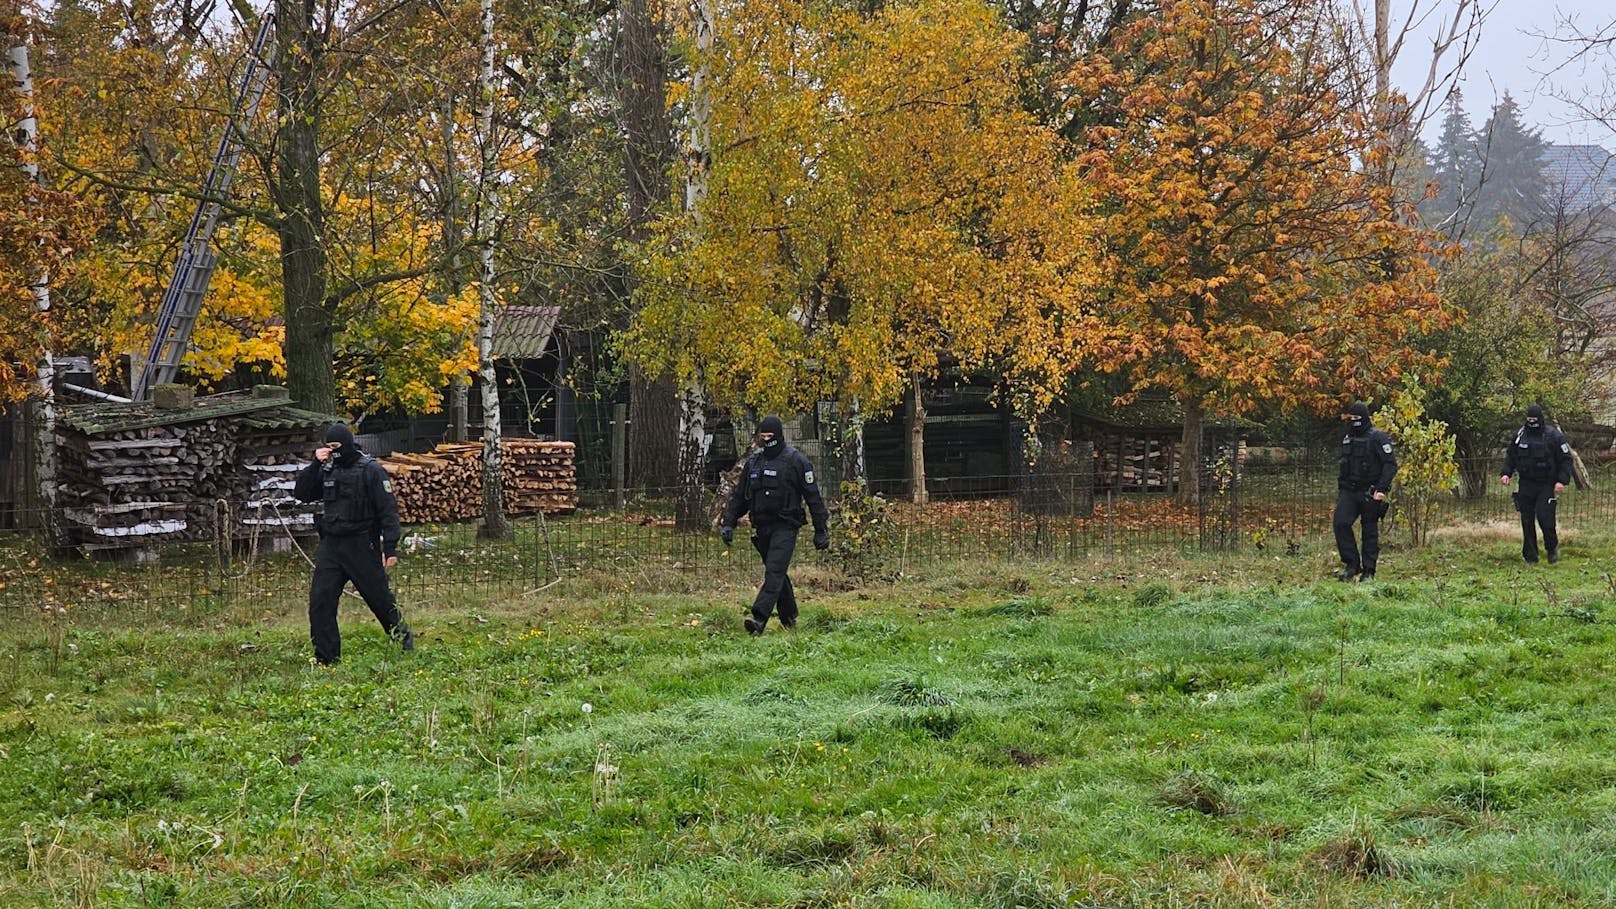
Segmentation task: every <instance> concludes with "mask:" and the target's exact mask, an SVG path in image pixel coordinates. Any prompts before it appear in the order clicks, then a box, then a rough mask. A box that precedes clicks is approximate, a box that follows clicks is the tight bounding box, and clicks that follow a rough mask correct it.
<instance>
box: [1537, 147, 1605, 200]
mask: <svg viewBox="0 0 1616 909" xmlns="http://www.w3.org/2000/svg"><path fill="white" fill-rule="evenodd" d="M1543 177H1544V179H1545V181H1546V182H1547V183H1548V186H1549V190H1550V192H1551V193H1552V194H1553V195H1552V198H1557V199H1559V198H1563V199H1564V200H1565V203H1566V206H1567V207H1568V208H1570V209H1573V210H1581V209H1588V208H1593V207H1594V206H1596V205H1603V204H1610V203H1612V202H1616V157H1613V156H1612V155H1611V153H1610V152H1609V151H1607V150H1606V149H1605V148H1604V147H1602V146H1599V145H1554V144H1551V145H1549V146H1548V147H1546V148H1545V149H1544V150H1543Z"/></svg>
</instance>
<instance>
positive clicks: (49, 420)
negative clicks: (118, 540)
mask: <svg viewBox="0 0 1616 909" xmlns="http://www.w3.org/2000/svg"><path fill="white" fill-rule="evenodd" d="M7 68H8V69H9V70H10V72H9V73H8V75H9V77H10V78H11V80H12V85H13V86H15V91H16V93H17V98H18V100H19V101H21V102H22V107H23V109H22V112H21V113H22V117H21V118H20V119H19V120H18V122H17V123H16V125H15V126H14V127H13V130H14V131H13V134H12V137H11V138H12V139H13V140H14V141H16V142H17V144H18V145H19V146H21V148H22V150H23V153H24V159H23V165H22V170H23V173H24V174H25V175H26V176H27V178H28V182H30V183H35V184H37V183H38V182H39V165H37V164H35V163H34V159H35V155H36V154H37V153H38V150H39V121H38V120H37V119H36V118H35V116H34V81H33V76H32V73H31V72H30V70H29V65H28V47H27V46H26V45H24V44H21V43H18V44H17V45H16V46H14V47H11V48H10V49H9V54H8V56H7ZM29 291H30V292H31V293H32V294H33V297H34V312H35V313H37V314H38V317H39V319H38V326H39V338H38V342H39V343H38V347H39V362H38V363H37V364H36V370H35V383H36V387H37V394H38V400H37V401H36V402H35V410H34V413H35V420H34V426H33V443H34V477H33V480H34V489H35V490H36V491H37V492H38V495H39V506H40V509H41V524H42V526H43V528H44V530H45V537H46V542H47V544H48V546H49V548H50V549H51V550H53V551H54V550H56V549H59V548H61V547H62V546H63V545H64V544H65V542H66V541H65V540H63V539H62V538H61V534H60V527H61V525H60V523H59V522H58V521H57V520H56V382H55V379H56V364H55V363H54V362H53V360H52V357H51V348H52V347H53V346H54V345H53V344H52V343H51V341H52V338H51V332H50V310H51V293H50V274H49V272H48V271H47V270H46V269H44V268H40V269H39V273H38V274H36V275H34V276H33V280H32V281H31V282H30V284H29Z"/></svg>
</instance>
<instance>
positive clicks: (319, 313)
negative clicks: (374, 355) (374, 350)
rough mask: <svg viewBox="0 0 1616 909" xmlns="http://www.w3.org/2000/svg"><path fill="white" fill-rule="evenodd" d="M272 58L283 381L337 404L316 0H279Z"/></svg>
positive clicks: (304, 395)
mask: <svg viewBox="0 0 1616 909" xmlns="http://www.w3.org/2000/svg"><path fill="white" fill-rule="evenodd" d="M275 24H276V28H277V29H278V31H279V34H278V35H277V36H276V40H275V48H276V53H275V61H276V74H277V76H278V77H279V78H278V79H277V85H278V88H277V89H276V99H277V104H278V106H279V108H280V109H279V111H278V115H277V119H278V121H279V123H280V132H279V135H278V136H277V138H276V144H275V147H276V150H277V155H276V179H275V186H274V187H273V190H272V192H273V194H274V197H275V204H276V207H277V208H279V209H280V212H281V216H282V218H281V224H280V230H279V232H280V241H281V282H282V286H283V295H284V302H283V306H282V309H283V312H284V314H285V319H286V347H285V352H286V387H287V389H288V390H289V391H290V392H291V396H292V400H294V401H296V402H298V405H299V406H301V407H303V408H305V409H307V410H312V411H315V412H317V413H336V412H337V384H336V374H335V372H334V370H333V369H332V360H333V359H334V357H335V353H336V342H335V340H334V337H333V329H332V324H331V314H330V312H329V311H328V310H327V309H326V305H327V304H326V298H325V295H326V250H325V208H324V202H323V201H322V199H321V196H320V148H319V130H320V94H319V92H318V91H317V86H316V80H315V69H316V65H317V63H318V61H319V59H320V57H321V55H322V53H323V47H322V46H321V41H322V40H323V39H321V38H320V37H319V36H318V35H317V34H316V33H315V30H314V2H313V0H275Z"/></svg>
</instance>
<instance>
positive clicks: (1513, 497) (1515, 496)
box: [1509, 492, 1526, 514]
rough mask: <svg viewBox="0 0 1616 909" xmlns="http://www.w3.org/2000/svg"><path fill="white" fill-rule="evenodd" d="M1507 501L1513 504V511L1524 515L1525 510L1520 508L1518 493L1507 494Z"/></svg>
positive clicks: (1519, 495)
mask: <svg viewBox="0 0 1616 909" xmlns="http://www.w3.org/2000/svg"><path fill="white" fill-rule="evenodd" d="M1509 499H1510V501H1511V502H1513V503H1514V504H1515V510H1516V511H1517V512H1520V513H1522V514H1525V513H1526V512H1525V510H1524V509H1522V508H1521V494H1520V493H1518V492H1512V493H1510V494H1509Z"/></svg>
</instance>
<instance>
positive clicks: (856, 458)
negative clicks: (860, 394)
mask: <svg viewBox="0 0 1616 909" xmlns="http://www.w3.org/2000/svg"><path fill="white" fill-rule="evenodd" d="M836 438H837V439H839V440H840V449H841V451H840V455H841V458H840V465H839V466H840V467H841V481H842V482H843V483H856V484H858V486H859V488H860V489H863V488H864V486H865V482H864V414H863V413H862V412H861V411H860V409H859V403H858V400H857V399H854V400H853V401H850V402H848V403H846V404H844V405H841V406H838V407H837V408H836Z"/></svg>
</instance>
